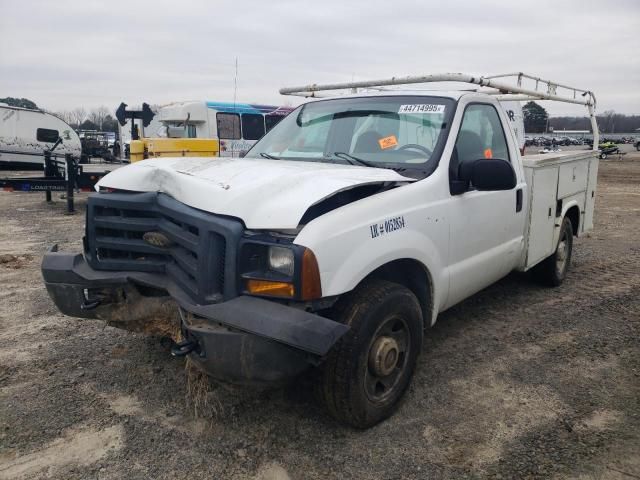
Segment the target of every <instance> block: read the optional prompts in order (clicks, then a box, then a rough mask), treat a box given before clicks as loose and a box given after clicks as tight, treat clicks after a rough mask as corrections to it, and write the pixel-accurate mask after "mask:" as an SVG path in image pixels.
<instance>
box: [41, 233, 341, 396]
mask: <svg viewBox="0 0 640 480" xmlns="http://www.w3.org/2000/svg"><path fill="white" fill-rule="evenodd" d="M42 276H43V278H44V282H45V284H46V287H47V290H48V292H49V295H50V296H51V298H52V299H53V301H54V302H55V304H56V306H57V307H58V308H59V309H60V311H61V312H62V313H64V314H65V315H70V316H74V317H80V318H101V319H109V318H110V316H113V315H114V312H115V314H117V313H118V309H122V308H123V304H122V303H120V304H118V303H108V302H107V304H103V305H100V306H97V307H96V306H95V305H92V304H91V302H89V301H88V299H87V295H86V293H85V290H94V289H102V290H106V291H114V292H115V291H118V290H123V291H127V289H129V290H131V289H133V288H134V287H133V285H141V286H148V287H154V288H158V289H162V290H165V291H167V292H168V294H169V295H170V297H171V299H172V300H171V301H170V302H171V304H177V306H179V307H181V308H182V309H183V310H184V311H185V312H190V313H191V314H193V318H195V319H197V320H196V321H190V322H187V321H183V322H182V328H183V332H184V333H186V336H187V337H188V338H190V339H194V340H196V341H197V342H198V345H199V348H198V350H197V351H194V352H192V353H191V354H190V357H191V358H192V359H193V360H194V361H196V362H197V363H198V364H199V365H200V366H201V367H202V368H203V369H204V370H205V371H206V372H207V373H209V374H210V375H212V376H213V377H216V378H220V379H223V380H227V381H232V382H240V383H246V382H249V383H256V382H257V383H263V382H267V383H271V382H278V381H281V380H284V379H286V378H289V377H291V376H294V375H296V374H298V373H300V372H301V371H302V370H304V369H306V368H307V367H308V366H309V365H310V364H314V363H318V361H319V360H320V359H321V357H323V356H324V355H326V354H327V353H328V352H329V350H330V349H331V347H332V346H333V345H334V344H335V342H336V341H337V340H338V339H339V338H340V337H341V336H342V335H343V334H344V333H345V332H346V331H347V330H348V328H349V327H347V326H346V325H344V324H341V323H338V322H334V321H332V320H329V319H327V318H324V317H321V316H319V315H315V314H313V313H309V312H305V311H303V310H300V309H297V308H294V307H290V306H287V305H283V304H280V303H277V302H273V301H269V300H265V299H261V298H256V297H250V296H239V297H236V298H233V299H231V300H229V301H226V302H223V303H217V304H209V305H197V304H194V303H193V302H192V300H191V299H190V298H189V296H187V295H186V294H185V293H184V292H183V291H182V290H181V289H180V288H179V287H178V286H177V285H175V284H174V283H172V282H171V280H169V279H168V278H167V276H166V275H162V274H154V273H145V272H119V271H116V272H114V271H101V270H100V271H99V270H94V269H92V268H91V267H90V266H89V265H88V264H87V263H86V261H85V259H84V257H83V256H82V255H81V254H69V253H61V252H58V251H57V246H54V247H53V248H52V249H51V250H50V251H49V252H48V253H47V254H45V256H44V258H43V261H42ZM113 298H118V296H117V295H114V296H113ZM129 298H130V296H129ZM143 298H144V297H143ZM164 298H165V300H163V301H164V302H166V301H167V300H166V298H167V297H164ZM148 300H154V299H148ZM125 308H126V307H125ZM177 313H178V312H177V308H176V315H177ZM116 320H117V319H116Z"/></svg>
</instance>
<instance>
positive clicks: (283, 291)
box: [246, 280, 295, 297]
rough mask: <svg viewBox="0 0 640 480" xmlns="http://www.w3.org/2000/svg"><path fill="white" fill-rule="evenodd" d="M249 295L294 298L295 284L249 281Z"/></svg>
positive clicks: (247, 284)
mask: <svg viewBox="0 0 640 480" xmlns="http://www.w3.org/2000/svg"><path fill="white" fill-rule="evenodd" d="M246 288H247V293H251V294H253V295H271V296H274V297H293V296H294V295H295V289H294V288H293V284H291V283H287V282H272V281H269V280H247V282H246Z"/></svg>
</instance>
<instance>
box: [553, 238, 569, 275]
mask: <svg viewBox="0 0 640 480" xmlns="http://www.w3.org/2000/svg"><path fill="white" fill-rule="evenodd" d="M568 256H569V242H568V241H567V233H566V232H564V233H563V234H562V238H561V239H560V242H559V243H558V248H557V250H556V269H557V271H558V273H560V274H562V273H563V272H564V269H565V268H566V266H567V258H568Z"/></svg>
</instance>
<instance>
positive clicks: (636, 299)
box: [0, 153, 640, 480]
mask: <svg viewBox="0 0 640 480" xmlns="http://www.w3.org/2000/svg"><path fill="white" fill-rule="evenodd" d="M0 176H3V173H2V172H0ZM54 198H55V199H56V202H55V203H54V204H52V205H47V204H46V203H45V202H44V194H27V193H5V192H0V285H1V288H0V479H33V478H60V479H87V478H91V479H120V478H126V479H132V480H133V479H143V478H144V479H147V478H154V479H183V478H185V479H186V478H189V479H193V480H196V479H212V478H221V479H226V478H230V479H244V478H250V479H251V478H253V479H262V480H285V479H289V478H290V479H307V478H310V479H325V478H340V479H348V478H354V479H355V478H358V479H359V478H367V479H370V478H372V479H427V478H428V479H438V478H456V479H458V478H502V479H511V478H551V479H576V480H578V479H579V480H591V479H594V480H595V479H620V480H624V479H633V478H640V347H639V344H638V341H639V338H640V337H639V334H640V243H639V241H640V154H636V153H629V154H628V155H625V156H623V157H621V158H620V159H611V160H607V161H604V162H601V167H600V175H599V190H598V193H597V203H596V210H597V211H596V225H595V229H594V231H593V232H592V233H591V234H590V235H588V236H586V237H583V238H581V239H579V240H577V241H576V242H575V245H574V247H575V249H574V258H573V265H572V271H571V273H570V275H569V278H568V279H567V281H566V282H565V284H564V285H563V286H561V287H560V288H557V289H547V288H542V287H539V286H537V285H536V284H534V283H533V282H532V281H531V280H530V279H529V277H528V276H527V275H522V274H513V275H510V276H509V277H507V278H506V279H504V280H502V281H500V282H499V283H498V284H496V285H494V286H492V287H490V288H488V289H486V290H484V291H483V292H481V293H480V294H478V295H476V296H474V297H472V298H471V299H469V300H467V301H465V302H464V303H462V304H460V305H458V306H456V307H454V308H452V309H450V310H449V311H447V312H445V313H444V314H442V315H441V316H440V318H439V321H438V324H437V325H436V326H435V327H434V328H433V329H432V330H431V331H430V332H428V336H427V339H426V344H425V347H426V348H425V351H424V353H423V355H422V356H421V358H420V360H419V364H418V369H417V372H416V375H415V377H414V379H413V383H412V386H411V387H410V390H409V391H408V392H407V395H406V398H405V400H404V402H403V403H402V406H401V408H400V410H399V411H398V413H397V414H396V415H394V416H393V417H392V418H391V419H389V420H387V421H385V422H383V423H382V424H380V425H378V426H376V427H375V428H372V429H370V430H367V431H356V430H353V429H349V428H345V427H342V426H340V425H338V424H336V423H335V422H334V421H333V420H332V419H331V418H329V417H328V416H327V415H326V414H325V413H324V412H323V411H322V409H321V408H319V407H318V406H317V405H316V404H315V403H314V401H313V397H312V395H311V394H310V388H309V383H308V381H307V379H304V378H303V379H300V380H298V381H296V382H295V383H294V384H292V385H291V386H289V387H287V388H284V389H278V390H271V391H266V392H257V391H253V390H248V389H229V388H227V387H224V386H220V385H215V384H212V385H211V386H210V390H211V392H210V393H208V394H207V396H206V397H205V398H206V400H207V401H208V403H209V405H208V406H205V407H203V406H200V415H199V416H196V415H194V404H193V402H191V401H188V398H189V397H188V395H187V394H186V391H187V376H186V374H185V365H184V360H182V359H175V358H172V357H170V355H169V352H168V346H167V345H166V343H164V342H161V341H160V340H159V339H157V338H150V337H144V336H142V335H139V334H134V333H128V332H125V331H121V330H117V329H114V328H110V327H104V326H103V325H102V324H101V323H100V322H98V321H85V322H83V321H79V320H76V319H73V318H69V317H64V316H63V315H61V314H60V313H58V311H57V310H56V308H55V306H54V305H53V303H52V302H51V301H50V300H49V297H48V296H47V292H46V291H45V288H44V286H43V284H42V280H41V276H40V261H41V257H42V254H43V252H44V251H45V249H46V248H47V247H48V246H50V245H51V244H54V243H58V244H60V246H61V248H62V249H64V250H69V251H80V249H81V237H82V233H83V227H84V216H83V214H82V210H83V208H84V205H85V200H86V194H80V195H79V199H78V209H79V213H77V214H76V215H73V216H67V215H64V214H63V212H64V207H65V203H64V201H62V200H59V195H58V194H54Z"/></svg>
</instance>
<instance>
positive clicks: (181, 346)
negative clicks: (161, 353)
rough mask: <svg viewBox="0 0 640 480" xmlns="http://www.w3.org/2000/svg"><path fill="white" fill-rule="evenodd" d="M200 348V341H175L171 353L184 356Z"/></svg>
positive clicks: (175, 355)
mask: <svg viewBox="0 0 640 480" xmlns="http://www.w3.org/2000/svg"><path fill="white" fill-rule="evenodd" d="M197 348H198V342H195V341H193V340H186V341H184V342H180V343H175V344H174V345H173V347H171V355H172V356H174V357H184V356H186V355H189V354H190V353H191V352H193V351H194V350H196V349H197Z"/></svg>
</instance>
